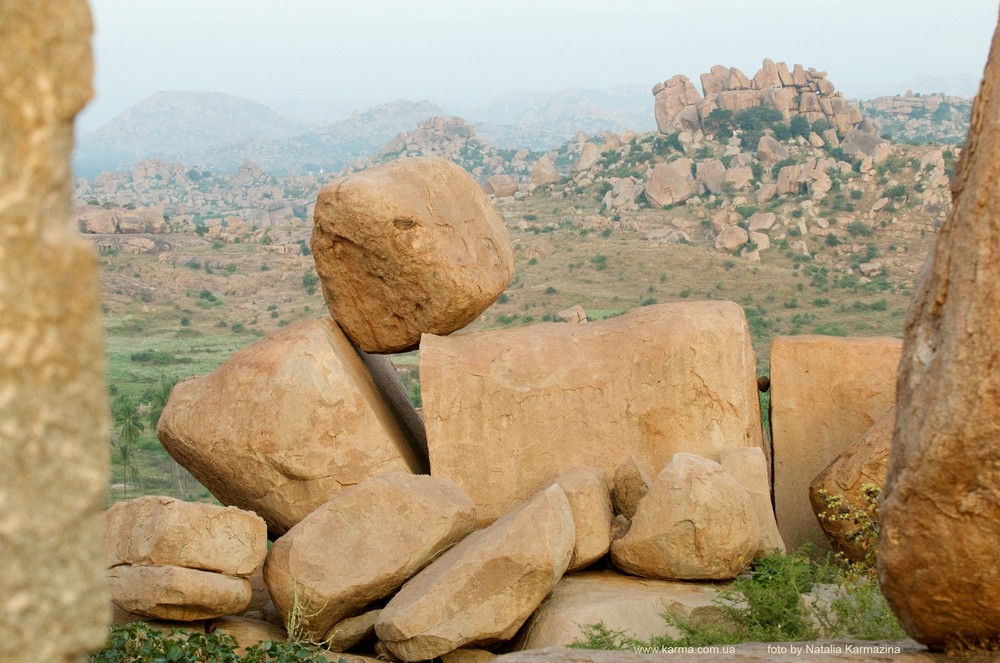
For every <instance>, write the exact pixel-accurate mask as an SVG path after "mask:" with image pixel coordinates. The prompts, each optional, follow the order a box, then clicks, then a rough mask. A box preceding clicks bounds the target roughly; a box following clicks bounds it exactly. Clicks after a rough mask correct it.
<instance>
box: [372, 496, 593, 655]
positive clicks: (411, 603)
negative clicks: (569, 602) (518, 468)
mask: <svg viewBox="0 0 1000 663" xmlns="http://www.w3.org/2000/svg"><path fill="white" fill-rule="evenodd" d="M575 541H576V535H575V530H574V525H573V513H572V510H571V509H570V505H569V501H568V500H567V499H566V493H565V492H563V489H562V488H560V487H559V486H558V485H554V486H550V487H549V488H547V489H545V490H543V491H542V492H540V493H538V494H537V495H536V496H535V497H534V498H532V499H531V500H529V501H528V502H527V503H525V504H524V505H523V506H521V507H520V508H519V509H517V510H516V511H514V512H513V513H510V514H508V515H507V516H505V517H504V518H502V519H500V520H498V521H497V522H495V523H493V524H492V525H490V526H489V527H487V528H485V529H482V530H479V531H478V532H475V533H473V534H471V535H469V536H468V537H466V538H465V539H464V540H463V541H462V542H461V543H459V544H458V545H456V546H455V547H454V548H452V549H451V550H449V551H448V552H446V553H445V554H444V555H442V556H441V557H439V558H438V559H437V560H435V561H434V562H433V563H431V564H430V566H428V567H427V568H425V569H424V570H423V571H421V572H420V573H419V574H417V575H416V576H415V577H414V578H413V579H412V580H410V581H409V582H408V583H406V584H405V585H404V586H403V588H402V589H401V590H400V591H399V593H398V594H396V596H395V597H393V599H392V600H391V601H389V603H388V605H386V607H385V608H384V609H383V610H382V613H381V614H380V615H379V619H378V622H377V623H376V624H375V632H376V634H377V635H378V638H379V640H381V641H382V642H383V643H384V644H385V645H386V646H387V647H388V648H389V650H390V651H391V652H392V653H393V654H394V655H395V656H397V657H398V658H400V659H401V660H403V661H425V660H430V659H432V658H435V657H438V656H441V655H443V654H446V653H448V652H450V651H453V650H455V649H458V648H459V647H462V646H464V645H477V644H484V645H485V644H490V643H495V642H500V641H503V640H508V639H510V638H512V637H513V636H514V634H515V633H517V630H518V629H519V628H520V627H521V625H522V624H523V623H524V621H525V620H526V619H527V618H528V617H529V616H530V615H531V613H532V612H534V610H535V608H537V607H538V605H539V604H540V603H541V602H542V600H543V599H544V598H545V596H546V595H547V594H548V593H549V592H550V591H551V590H552V588H553V587H554V586H555V584H556V582H558V580H559V578H560V577H561V576H562V574H563V572H564V571H565V570H566V567H567V566H568V565H569V560H570V558H571V557H572V555H573V547H574V544H575Z"/></svg>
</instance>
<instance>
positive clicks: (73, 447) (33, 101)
mask: <svg viewBox="0 0 1000 663" xmlns="http://www.w3.org/2000/svg"><path fill="white" fill-rule="evenodd" d="M92 31H93V28H92V24H91V20H90V14H89V11H88V9H87V3H86V2H84V1H83V0H5V1H4V2H3V3H0V80H2V81H3V84H2V85H0V228H2V229H3V230H2V232H0V454H2V458H3V467H4V475H5V476H4V479H3V481H2V482H0V504H2V505H3V507H2V513H3V516H2V517H0V520H2V524H0V560H3V571H2V572H0V596H2V597H3V598H2V599H0V660H2V661H10V662H11V663H20V662H21V661H24V662H29V661H30V662H31V663H34V662H35V661H75V660H78V659H79V658H81V657H82V656H84V654H85V652H88V651H91V650H94V649H98V648H100V647H101V646H102V645H103V643H104V641H105V638H106V637H107V626H108V623H109V621H110V617H111V610H110V606H109V603H108V590H107V585H106V580H105V568H104V563H103V552H102V548H103V545H104V537H103V533H102V530H101V513H102V511H103V509H104V506H105V504H106V501H107V491H108V442H107V440H108V438H107V434H108V414H107V411H108V408H107V384H106V382H105V365H104V323H103V316H102V315H101V309H100V301H101V292H100V267H99V263H98V260H97V256H96V254H95V253H94V251H93V248H92V247H91V246H90V245H89V243H88V242H85V241H82V240H81V239H80V238H79V236H78V234H77V230H76V227H75V224H74V223H73V219H72V216H71V210H70V196H71V194H72V171H71V169H70V155H71V152H72V150H73V119H74V117H75V115H76V114H77V112H78V111H79V110H80V109H81V108H82V107H83V105H84V104H85V103H86V102H87V101H88V100H89V99H90V98H91V97H92V96H93V89H92V87H91V79H92V77H93V60H92V58H91V50H90V41H91V35H92Z"/></svg>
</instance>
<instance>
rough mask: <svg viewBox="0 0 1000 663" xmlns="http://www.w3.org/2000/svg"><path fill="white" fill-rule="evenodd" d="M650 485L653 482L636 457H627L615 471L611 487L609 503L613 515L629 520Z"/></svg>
mask: <svg viewBox="0 0 1000 663" xmlns="http://www.w3.org/2000/svg"><path fill="white" fill-rule="evenodd" d="M652 485H653V482H652V481H650V479H649V475H648V474H646V471H645V470H643V469H642V465H640V464H639V461H638V460H636V457H635V456H629V457H628V460H626V461H625V462H624V463H622V464H621V465H619V466H618V469H616V470H615V478H614V483H613V484H612V487H611V501H612V503H613V504H614V508H615V513H616V514H618V515H621V516H625V517H626V518H629V519H631V518H632V516H634V515H635V512H636V510H637V509H638V508H639V501H640V500H641V499H642V498H643V497H645V496H646V493H648V492H649V488H650V486H652Z"/></svg>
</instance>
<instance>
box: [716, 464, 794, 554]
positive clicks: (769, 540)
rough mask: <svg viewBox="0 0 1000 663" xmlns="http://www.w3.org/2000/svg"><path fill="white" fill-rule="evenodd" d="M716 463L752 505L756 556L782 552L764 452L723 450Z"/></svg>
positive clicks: (782, 543) (782, 542) (782, 547)
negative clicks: (757, 542) (757, 540)
mask: <svg viewBox="0 0 1000 663" xmlns="http://www.w3.org/2000/svg"><path fill="white" fill-rule="evenodd" d="M719 464H721V465H722V467H723V469H725V470H726V472H728V473H729V475H730V476H731V477H733V478H734V479H736V481H737V482H738V483H739V484H740V485H741V486H743V488H744V489H746V491H747V494H748V495H749V496H750V502H751V503H752V504H753V509H754V515H756V516H757V523H758V524H759V525H760V547H759V548H757V554H758V555H762V554H765V553H768V552H770V551H772V550H779V551H781V552H785V542H784V541H782V540H781V534H780V533H779V532H778V523H777V522H776V521H775V519H774V507H773V506H771V481H770V480H769V479H768V478H767V459H766V458H764V452H763V451H761V450H760V449H758V448H756V447H754V448H750V447H747V448H745V449H724V450H723V452H722V454H721V456H720V458H719Z"/></svg>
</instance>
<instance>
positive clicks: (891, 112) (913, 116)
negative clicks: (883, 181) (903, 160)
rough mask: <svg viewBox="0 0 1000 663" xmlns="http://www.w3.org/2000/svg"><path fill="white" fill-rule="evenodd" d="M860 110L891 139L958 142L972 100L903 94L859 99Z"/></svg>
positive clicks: (964, 128)
mask: <svg viewBox="0 0 1000 663" xmlns="http://www.w3.org/2000/svg"><path fill="white" fill-rule="evenodd" d="M859 106H860V108H861V113H862V114H863V115H864V116H865V119H866V120H867V121H869V122H870V123H871V124H872V126H873V127H874V128H875V129H876V130H877V131H878V133H879V135H885V136H888V137H889V138H891V139H892V140H894V141H899V142H903V141H906V142H915V143H933V142H941V143H961V142H962V141H964V140H965V135H966V134H967V133H968V131H969V112H970V111H971V110H972V100H971V99H966V98H964V97H950V96H946V95H943V94H914V93H913V92H912V91H907V92H906V94H901V95H896V96H891V97H877V98H875V99H870V100H867V101H861V102H859Z"/></svg>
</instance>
